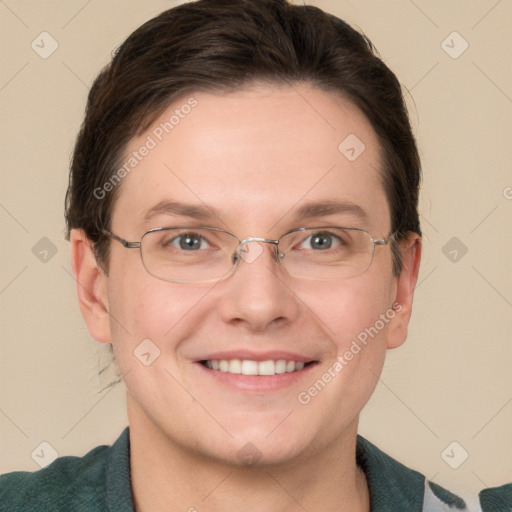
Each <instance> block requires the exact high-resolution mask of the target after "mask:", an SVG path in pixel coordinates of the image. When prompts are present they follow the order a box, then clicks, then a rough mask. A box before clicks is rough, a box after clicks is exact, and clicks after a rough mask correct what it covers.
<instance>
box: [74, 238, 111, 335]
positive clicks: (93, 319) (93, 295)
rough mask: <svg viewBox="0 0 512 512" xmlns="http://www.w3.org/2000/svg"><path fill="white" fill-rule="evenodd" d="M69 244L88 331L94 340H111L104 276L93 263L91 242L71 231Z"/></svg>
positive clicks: (94, 261) (80, 302) (79, 300)
mask: <svg viewBox="0 0 512 512" xmlns="http://www.w3.org/2000/svg"><path fill="white" fill-rule="evenodd" d="M70 243H71V266H72V268H73V275H74V277H75V281H76V289H77V294H78V302H79V306H80V311H81V312H82V316H83V317H84V320H85V323H86V324H87V329H88V330H89V334H90V335H91V336H92V337H93V338H94V339H95V340H96V341H100V342H101V343H111V340H112V337H111V333H110V317H109V312H108V297H107V276H106V275H105V273H104V272H103V270H102V269H101V268H100V267H99V265H98V263H97V262H96V258H95V256H94V252H93V250H92V242H91V241H90V240H89V239H88V238H87V235H86V234H85V232H84V231H83V230H81V229H80V230H79V229H73V230H71V233H70Z"/></svg>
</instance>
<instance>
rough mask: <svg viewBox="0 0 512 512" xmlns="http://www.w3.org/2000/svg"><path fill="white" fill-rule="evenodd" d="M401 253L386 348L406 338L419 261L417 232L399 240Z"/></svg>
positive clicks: (419, 243)
mask: <svg viewBox="0 0 512 512" xmlns="http://www.w3.org/2000/svg"><path fill="white" fill-rule="evenodd" d="M400 251H401V253H402V272H401V273H400V275H399V276H398V277H397V278H396V280H397V281H396V296H395V302H394V304H396V306H394V307H393V309H394V310H395V312H396V314H395V317H394V318H393V320H392V322H391V323H390V329H389V332H388V339H387V342H386V346H387V348H396V347H399V346H400V345H401V344H402V343H403V342H404V341H405V339H406V338H407V329H408V326H409V320H410V319H411V313H412V300H413V297H414V288H415V286H416V282H417V280H418V272H419V268H420V261H421V237H420V236H419V235H418V234H417V233H412V232H410V233H408V234H407V238H406V240H403V241H402V242H400Z"/></svg>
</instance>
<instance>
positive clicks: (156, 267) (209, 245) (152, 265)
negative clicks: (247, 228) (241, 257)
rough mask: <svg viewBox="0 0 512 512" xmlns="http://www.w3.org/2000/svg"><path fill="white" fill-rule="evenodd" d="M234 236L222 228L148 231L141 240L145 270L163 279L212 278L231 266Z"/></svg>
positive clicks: (198, 280) (235, 245)
mask: <svg viewBox="0 0 512 512" xmlns="http://www.w3.org/2000/svg"><path fill="white" fill-rule="evenodd" d="M237 246H238V240H237V239H236V238H235V237H234V236H232V235H230V234H229V233H226V232H224V231H218V230H214V229H204V228H189V227H188V228H187V227H176V228H165V229H157V230H154V231H149V232H148V233H146V234H145V235H144V236H143V237H142V240H141V254H142V261H143V263H144V266H145V267H146V270H147V271H148V272H149V273H150V274H151V275H153V276H155V277H157V278H159V279H163V280H164V281H175V282H207V281H216V280H218V279H220V278H222V277H223V276H224V275H226V274H227V273H229V272H230V271H231V270H232V266H233V265H232V261H231V257H232V255H233V253H234V252H235V250H236V248H237Z"/></svg>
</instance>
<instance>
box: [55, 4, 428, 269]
mask: <svg viewBox="0 0 512 512" xmlns="http://www.w3.org/2000/svg"><path fill="white" fill-rule="evenodd" d="M258 81H264V82H268V83H271V84H272V83H275V84H286V83H288V84H292V83H297V82H307V83H310V84H311V85H313V86H315V87H318V88H319V89H322V90H326V91H336V92H339V93H341V94H342V95H344V96H345V97H347V98H348V99H349V100H350V101H352V102H353V103H354V104H355V105H356V106H357V107H358V108H359V109H360V110H361V111H362V112H363V114H364V115H365V116H366V117H367V118H368V120H369V121H370V123H371V125H372V127H373V129H374V130H375V132H376V134H377V136H378V139H379V142H380V144H381V147H382V154H383V160H384V162H383V164H384V165H383V169H382V182H383V187H384V190H385V193H386V197H387V200H388V202H389V206H390V211H391V219H390V220H391V230H392V232H396V233H397V235H398V239H400V238H403V237H404V236H405V235H406V233H407V232H409V231H413V232H416V233H418V234H421V231H420V223H419V215H418V194H419V183H420V174H421V171H420V159H419V155H418V150H417V147H416V141H415V139H414V135H413V133H412V130H411V126H410V122H409V118H408V114H407V109H406V106H405V102H404V98H403V95H402V91H401V87H400V83H399V82H398V80H397V78H396V76H395V75H394V74H393V72H392V71H391V70H390V69H389V68H388V67H387V66H386V65H385V64H384V63H383V61H382V60H381V59H380V58H379V57H378V55H377V52H376V50H375V48H374V47H373V45H372V43H371V41H370V40H369V39H368V38H367V37H366V36H364V35H362V34H360V33H359V32H357V31H356V30H354V29H353V28H352V27H350V26H349V25H348V24H347V23H345V22H344V21H342V20H341V19H339V18H337V17H335V16H333V15H331V14H327V13H325V12H323V11H322V10H320V9H318V8H316V7H313V6H306V5H292V4H290V3H289V2H288V1H287V0H258V1H254V0H199V1H196V2H189V3H185V4H182V5H179V6H178V7H175V8H173V9H169V10H168V11H165V12H163V13H162V14H160V15H159V16H157V17H155V18H153V19H151V20H150V21H148V22H146V23H144V24H143V25H142V26H141V27H140V28H138V29H137V30H136V31H135V32H133V34H131V35H130V36H129V37H128V39H126V41H125V42H124V43H123V44H122V45H121V47H120V48H119V49H118V50H117V52H116V53H115V55H114V57H113V58H112V61H111V63H110V64H109V65H107V66H106V67H105V68H104V69H103V70H102V71H101V73H100V74H99V76H98V77H97V78H96V80H95V82H94V84H93V86H92V88H91V91H90V93H89V97H88V102H87V108H86V114H85V119H84V122H83V124H82V127H81V130H80V133H79V134H78V137H77V141H76V145H75V149H74V153H73V159H72V165H71V170H70V176H69V187H68V191H67V194H66V206H65V209H66V213H65V216H66V223H67V237H68V239H69V233H70V230H71V229H73V228H81V229H83V230H84V231H85V233H86V235H87V237H88V238H89V240H91V241H92V243H93V245H94V250H95V255H96V258H97V260H98V262H99V264H100V265H101V266H102V267H103V268H104V269H105V271H107V272H108V249H109V239H108V238H107V237H105V236H104V235H103V234H102V230H103V229H109V228H110V222H111V215H112V211H113V206H114V204H115V201H116V197H117V194H119V191H120V189H121V186H117V187H115V188H114V189H113V190H112V192H109V193H108V194H107V195H106V196H105V197H103V198H101V199H98V198H97V196H96V195H95V193H94V191H95V190H97V189H98V188H99V187H102V186H103V184H104V183H106V182H107V181H108V180H109V179H110V178H111V177H112V176H113V174H114V173H115V172H116V169H117V168H118V166H119V165H120V162H121V161H122V156H123V151H124V150H125V148H126V146H127V144H128V143H129V141H130V140H131V139H132V138H133V137H134V136H136V135H138V134H140V133H142V132H143V131H144V130H145V129H147V128H148V127H149V125H150V124H151V123H152V121H154V119H156V117H157V116H158V115H159V114H160V113H161V112H162V111H163V110H164V109H165V108H166V107H167V106H168V105H169V103H170V102H171V101H173V99H174V98H176V97H178V96H180V95H182V94H184V93H185V92H187V91H190V92H192V91H203V92H209V91H210V92H215V91H230V90H236V89H239V88H241V87H244V86H247V85H250V84H251V83H252V82H258ZM393 255H394V264H393V270H394V272H395V274H399V273H400V271H401V260H400V251H399V250H398V248H397V246H396V244H394V245H393Z"/></svg>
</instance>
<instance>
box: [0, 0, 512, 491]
mask: <svg viewBox="0 0 512 512" xmlns="http://www.w3.org/2000/svg"><path fill="white" fill-rule="evenodd" d="M177 3H179V2H172V1H163V0H145V1H143V2H141V1H135V0H130V1H123V2H120V1H114V0H101V1H100V0H89V1H86V0H67V1H66V2H64V1H60V2H58V1H57V0H50V1H46V2H38V1H35V0H30V1H28V0H26V1H25V0H2V1H1V2H0V14H1V17H2V22H1V23H2V27H1V28H2V30H1V53H2V62H3V64H2V74H1V78H0V105H1V119H2V126H1V163H2V186H1V190H0V221H1V241H2V253H1V254H2V256H1V257H2V260H1V275H0V304H1V313H2V314H1V397H0V432H1V444H0V450H1V455H0V471H1V472H5V471H11V470H14V469H28V470H34V469H38V467H39V466H38V465H37V464H36V462H35V461H34V460H33V459H32V458H31V453H32V452H33V451H34V450H35V449H36V448H37V447H38V446H39V445H40V443H41V442H43V441H46V442H48V443H50V445H51V446H52V447H53V448H54V449H55V450H56V451H57V452H58V453H59V454H60V455H66V454H76V455H82V454H84V453H86V452H87V451H88V450H89V449H90V448H92V447H94V446H96V445H98V444H105V443H111V442H112V441H113V440H115V438H116V437H117V436H118V435H119V433H120V432H121V430H122V428H123V427H124V426H125V425H126V424H127V420H126V413H125V406H124V391H123V387H122V385H120V386H117V388H114V389H107V390H105V391H103V392H100V390H101V388H102V387H104V385H105V384H106V383H107V382H108V378H106V379H103V378H102V379H100V377H99V376H98V367H99V366H98V365H99V358H100V356H101V354H104V353H105V352H104V347H103V346H101V345H100V344H99V343H97V342H95V341H94V340H92V339H91V338H90V337H89V335H88V333H87V330H86V327H85V324H84V322H83V320H82V318H81V315H80V312H79V309H78V306H77V300H76V298H75V288H74V281H73V279H72V277H71V275H70V261H69V244H68V242H66V241H65V240H64V238H63V228H64V220H63V204H64V194H65V190H66V186H67V174H68V164H69V155H70V152H71V150H72V147H73V142H74V137H75V135H76V133H77V130H78V128H79V125H80V123H81V120H82V115H83V109H84V104H85V99H86V94H87V91H88V87H89V86H90V84H91V83H92V80H93V78H94V77H95V76H96V74H97V73H98V71H99V69H100V67H101V66H103V65H104V64H106V63H107V62H108V60H109V56H110V54H111V52H112V51H113V50H114V49H115V48H116V47H117V46H118V45H119V44H120V43H121V42H122V41H123V39H124V38H125V37H126V36H127V35H128V34H129V33H130V32H131V31H132V30H134V29H135V28H136V27H137V26H139V25H140V24H141V23H142V22H144V21H146V20H147V19H149V18H150V17H152V16H154V15H155V14H157V13H159V12H160V11H162V10H164V9H165V8H169V7H171V6H173V5H176V4H177ZM307 3H309V4H312V5H318V6H319V7H322V8H325V9H326V10H329V11H331V12H333V13H335V14H337V15H338V16H340V17H342V18H344V19H346V20H347V21H349V22H350V23H352V24H355V25H357V26H358V27H360V28H361V29H362V30H363V31H364V32H365V33H366V34H367V35H369V36H370V38H371V39H372V41H373V42H374V43H375V45H376V46H377V48H378V49H379V50H380V53H381V55H382V56H383V58H384V60H385V61H386V62H387V63H388V65H389V66H390V67H391V68H392V69H393V70H394V71H395V72H396V73H397V75H398V76H399V78H400V80H401V82H402V83H403V84H404V86H405V87H406V88H407V89H408V90H409V91H410V93H411V95H412V97H413V98H414V100H412V99H411V95H408V103H409V105H410V106H411V115H412V119H413V124H414V127H415V130H416V132H417V135H418V138H419V144H420V148H421V154H422V157H423V166H424V185H423V194H422V198H421V212H422V222H423V229H424V247H425V250H424V257H423V264H422V271H421V276H420V281H419V285H418V288H417V290H416V297H415V299H416V300H415V308H416V309H415V314H414V316H413V320H412V325H411V329H410V335H409V339H408V341H407V343H406V344H405V345H404V346H403V347H402V348H400V349H397V350H395V351H392V352H390V353H389V354H388V359H387V361H386V365H385V369H384V372H383V375H382V379H381V382H380V384H379V386H378V388H377V390H376V392H375V394H374V396H373V398H372V399H371V401H370V403H369V404H368V406H367V407H366V409H365V411H364V413H363V415H362V419H361V429H360V431H361V433H362V434H363V435H365V436H366V437H368V438H369V439H370V440H371V441H373V442H374V443H376V444H377V445H378V446H380V447H381V448H382V449H383V450H385V451H387V452H388V453H389V454H391V455H392V456H394V457H396V458H398V459H399V460H401V461H402V462H404V463H405V464H406V465H408V466H410V467H413V468H415V469H418V470H420V471H421V472H422V473H424V474H425V475H426V476H427V477H428V478H430V479H433V480H434V481H436V482H438V483H440V484H442V485H445V486H447V487H448V488H451V489H453V490H456V491H459V492H462V493H470V492H475V491H476V490H478V489H480V488H482V487H483V486H494V485H500V484H503V483H505V482H506V481H510V480H512V441H511V436H510V432H512V372H511V366H512V365H511V362H512V343H511V341H512V335H511V333H512V270H511V254H512V243H511V234H512V228H511V219H512V172H511V163H510V162H511V151H510V145H511V142H510V140H511V139H510V134H511V133H512V99H511V98H512V85H511V84H512V80H511V79H512V74H511V66H510V52H511V49H512V48H511V46H512V45H511V36H510V27H511V22H512V3H511V2H510V1H496V0H478V1H474V0H473V1H471V2H467V1H466V0H451V1H449V2H445V1H430V0H415V1H414V2H413V1H412V0H394V1H385V2H384V1H369V0H357V1H353V2H348V1H344V0H340V1H334V0H330V1H328V0H324V1H321V0H315V1H313V0H310V1H308V2H307ZM43 31H47V32H48V33H49V34H51V36H52V37H53V38H54V39H55V40H56V41H57V42H58V45H59V47H58V49H57V50H56V51H55V52H54V53H53V54H52V55H51V56H49V57H48V58H47V59H43V58H41V57H40V56H39V55H38V54H37V53H36V52H35V51H34V50H33V49H32V48H31V42H32V41H33V40H34V39H35V38H36V37H37V36H38V35H39V34H40V33H41V32H43ZM453 31H457V32H458V33H459V34H460V35H461V36H462V37H463V38H464V40H465V41H467V43H468V44H469V47H468V49H467V50H466V51H465V52H464V53H463V54H462V55H460V56H459V57H458V58H452V56H450V55H449V54H448V53H446V52H445V51H444V50H443V47H442V46H441V45H442V41H443V40H445V39H446V38H447V36H449V35H450V34H451V33H452V32H453ZM462 44H464V43H463V41H462V40H461V39H457V36H455V38H454V36H451V37H450V38H448V39H447V40H446V43H445V47H446V45H448V46H449V47H452V48H451V49H449V51H451V52H452V54H453V53H454V52H456V51H458V50H460V49H461V48H462V46H461V45H462ZM46 48H48V46H46ZM43 237H47V238H48V239H50V240H51V242H52V243H53V244H54V245H55V247H56V250H57V253H56V254H55V255H53V256H51V253H49V255H48V261H46V262H42V261H40V259H39V258H38V257H36V255H35V254H34V253H33V252H32V248H33V247H34V246H35V245H36V243H38V241H39V240H40V239H41V238H43ZM452 237H457V238H458V240H459V242H456V243H457V244H459V245H460V243H463V244H464V245H465V246H466V247H467V249H468V251H467V253H466V254H465V255H464V256H463V257H460V256H461V254H462V253H461V252H460V248H459V249H457V248H456V250H458V251H459V252H458V253H457V261H455V262H454V261H451V260H450V259H449V257H447V256H446V255H445V254H444V253H443V247H445V244H447V242H448V241H449V240H450V239H451V238H452ZM37 247H39V246H37ZM454 247H455V246H454ZM452 250H453V247H451V246H448V248H446V249H445V252H447V253H448V252H449V251H452ZM35 252H36V253H37V252H38V251H37V250H35ZM40 256H41V255H40ZM50 256H51V257H50ZM448 256H450V255H448ZM451 257H454V253H452V255H451ZM453 441H456V442H457V443H459V445H460V446H461V447H462V448H463V449H464V450H466V451H467V452H468V454H469V457H468V459H467V460H466V461H465V462H464V463H463V464H462V465H460V467H459V468H458V469H452V468H451V467H450V466H449V465H448V464H447V463H446V462H445V461H444V460H443V458H442V457H441V453H442V452H443V450H444V449H445V448H446V447H447V446H448V445H449V444H450V443H452V442H453ZM448 453H449V455H451V459H448V460H450V462H451V463H452V464H454V462H453V461H455V462H457V461H460V457H461V455H462V454H463V452H462V449H461V448H459V447H458V446H456V447H455V449H454V451H453V452H452V451H451V450H448Z"/></svg>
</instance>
